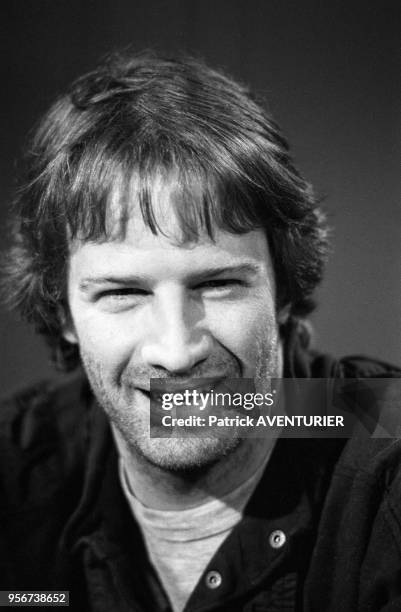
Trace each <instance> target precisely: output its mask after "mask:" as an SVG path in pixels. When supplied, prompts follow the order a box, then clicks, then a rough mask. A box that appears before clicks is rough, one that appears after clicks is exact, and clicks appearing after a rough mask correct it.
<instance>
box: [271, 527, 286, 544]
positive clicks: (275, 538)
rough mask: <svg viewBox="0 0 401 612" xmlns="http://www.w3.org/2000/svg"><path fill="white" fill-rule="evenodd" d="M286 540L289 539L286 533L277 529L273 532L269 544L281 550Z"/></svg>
mask: <svg viewBox="0 0 401 612" xmlns="http://www.w3.org/2000/svg"><path fill="white" fill-rule="evenodd" d="M286 540H287V538H286V536H285V533H284V531H281V529H276V530H275V531H272V532H271V534H270V536H269V544H270V546H271V547H272V548H281V547H282V546H284V544H285V542H286Z"/></svg>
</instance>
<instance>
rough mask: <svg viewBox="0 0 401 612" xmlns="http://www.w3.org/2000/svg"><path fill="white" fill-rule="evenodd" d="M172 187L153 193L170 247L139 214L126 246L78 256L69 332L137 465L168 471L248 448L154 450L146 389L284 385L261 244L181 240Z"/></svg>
mask: <svg viewBox="0 0 401 612" xmlns="http://www.w3.org/2000/svg"><path fill="white" fill-rule="evenodd" d="M173 192H174V190H173V189H172V187H171V185H169V184H163V185H159V187H158V189H155V193H154V196H155V199H156V200H157V207H158V211H159V213H158V218H159V220H160V224H161V225H162V227H163V231H164V232H165V234H166V235H160V234H158V235H154V234H153V233H152V232H151V230H150V229H149V228H148V227H147V226H145V224H144V222H143V220H142V216H141V213H140V212H139V210H138V207H137V206H135V204H134V205H133V206H132V214H131V216H130V219H129V221H128V223H127V226H126V231H125V232H124V236H123V237H121V236H120V237H115V238H114V239H110V240H108V241H103V242H90V241H87V242H80V241H78V240H76V241H75V242H74V243H73V244H72V248H71V257H70V265H69V273H68V302H69V308H70V315H71V325H70V327H69V328H68V329H67V330H66V332H65V336H66V338H67V339H68V340H70V341H71V342H76V343H78V345H79V349H80V353H81V358H82V362H83V365H84V368H85V370H86V372H87V375H88V378H89V381H90V383H91V386H92V389H93V391H94V393H95V396H96V397H97V399H98V401H99V403H100V404H101V405H102V406H103V408H104V409H105V411H106V413H107V414H108V416H109V418H110V420H111V422H112V423H113V424H114V425H115V427H116V428H117V430H118V431H119V433H120V435H121V436H122V438H123V439H124V441H125V442H126V444H127V445H128V447H129V449H130V451H131V452H133V453H138V454H139V455H140V456H141V457H142V458H144V459H145V460H147V461H149V462H150V463H152V464H153V465H158V466H160V467H163V468H165V469H168V470H189V469H191V468H192V467H197V468H199V467H202V466H207V465H208V464H212V463H214V462H215V461H216V460H219V459H220V458H221V457H223V456H225V455H227V453H229V452H230V451H231V450H233V449H234V448H236V447H237V446H238V445H239V444H240V443H241V442H240V441H239V440H238V439H237V440H233V439H231V440H229V439H214V438H213V439H212V438H210V439H207V438H203V439H202V438H200V439H195V438H187V439H177V438H171V439H168V438H160V439H157V438H150V436H149V396H148V393H147V391H149V381H150V378H157V377H161V378H170V377H174V380H175V381H176V382H177V381H182V383H183V384H185V382H187V381H188V380H189V379H193V378H199V377H202V378H213V379H215V378H218V379H219V378H223V379H224V378H238V377H247V378H255V379H257V380H259V381H261V384H262V385H263V380H264V379H266V378H268V377H280V376H281V374H282V372H281V347H280V343H279V338H278V326H277V318H276V307H275V283H274V278H273V270H272V265H271V260H270V256H269V250H268V245H267V241H266V238H265V235H264V233H263V232H262V231H261V230H255V231H251V232H248V233H246V234H242V235H236V234H232V233H228V232H225V231H222V230H216V233H215V239H214V240H213V241H212V240H211V239H210V238H209V237H208V236H207V235H201V236H200V237H199V239H198V240H196V241H195V242H191V243H188V242H185V241H183V240H182V238H181V232H180V227H179V224H178V221H177V219H176V217H175V215H174V212H173V210H174V207H173V206H172V202H171V198H172V197H173V195H172V194H173Z"/></svg>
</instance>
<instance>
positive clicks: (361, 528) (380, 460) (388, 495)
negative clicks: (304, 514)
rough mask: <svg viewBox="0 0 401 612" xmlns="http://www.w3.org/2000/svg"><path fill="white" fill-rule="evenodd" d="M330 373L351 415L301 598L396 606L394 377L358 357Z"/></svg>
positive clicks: (398, 412) (399, 550)
mask: <svg viewBox="0 0 401 612" xmlns="http://www.w3.org/2000/svg"><path fill="white" fill-rule="evenodd" d="M334 370H335V374H336V375H337V376H338V377H339V378H340V379H343V381H344V382H345V383H346V384H345V385H344V386H343V388H347V386H348V389H349V390H350V394H351V395H352V400H353V404H352V405H353V409H355V410H357V411H358V415H357V420H356V425H355V428H354V431H353V432H352V435H351V437H350V438H349V439H347V440H346V441H344V445H343V448H342V451H341V453H340V454H339V457H338V460H337V461H336V465H335V467H334V471H333V473H332V477H331V479H330V483H329V487H328V490H327V494H326V498H325V503H324V507H323V510H322V514H321V517H320V521H319V532H318V537H317V543H316V547H315V550H314V554H313V558H312V563H311V568H310V574H309V582H308V587H307V599H308V598H310V600H311V601H314V602H315V603H316V604H317V603H319V605H320V606H321V607H322V602H325V603H324V605H323V607H324V609H328V610H329V609H330V610H331V609H333V610H334V609H340V608H343V609H347V610H348V609H355V610H356V609H364V610H365V609H366V610H368V609H369V610H370V609H372V610H379V609H382V608H384V607H385V605H387V604H389V603H390V602H394V601H396V602H397V604H396V605H398V606H401V585H400V582H399V575H400V572H401V439H400V437H399V433H400V431H401V427H400V424H401V379H400V376H401V371H400V370H399V368H397V367H396V366H392V365H391V364H388V363H385V362H382V361H379V360H375V359H371V358H367V357H362V356H351V357H346V358H343V359H341V360H339V361H337V362H336V363H335V368H334ZM348 382H349V383H350V386H349V385H348ZM349 406H351V403H350V404H349ZM383 423H384V425H385V426H383V425H381V424H383ZM372 424H374V426H372ZM322 567H324V568H325V570H326V571H325V573H324V574H322V571H321V568H322ZM394 609H396V608H395V607H394ZM397 609H399V608H398V607H397ZM400 609H401V608H400Z"/></svg>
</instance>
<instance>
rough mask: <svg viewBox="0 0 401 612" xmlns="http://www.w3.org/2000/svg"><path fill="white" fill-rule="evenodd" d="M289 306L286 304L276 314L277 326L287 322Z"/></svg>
mask: <svg viewBox="0 0 401 612" xmlns="http://www.w3.org/2000/svg"><path fill="white" fill-rule="evenodd" d="M290 311H291V304H286V305H285V306H283V308H281V309H280V310H279V311H278V313H277V322H278V324H279V325H284V324H285V323H287V321H288V317H289V316H290Z"/></svg>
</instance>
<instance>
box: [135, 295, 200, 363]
mask: <svg viewBox="0 0 401 612" xmlns="http://www.w3.org/2000/svg"><path fill="white" fill-rule="evenodd" d="M199 308H200V306H199V305H198V304H196V303H194V301H193V300H192V299H191V297H188V296H187V295H186V292H185V289H183V288H181V287H169V288H165V290H164V291H160V293H159V294H158V295H155V296H154V300H153V303H152V306H151V309H150V320H149V321H147V323H148V324H149V325H148V329H147V336H146V339H145V341H144V343H143V345H142V350H141V352H142V355H141V357H142V360H143V362H144V363H145V364H147V365H149V366H152V367H158V368H163V369H164V370H166V371H168V372H171V373H175V374H179V373H183V372H189V371H190V370H191V369H192V368H194V367H195V366H196V365H197V364H200V363H201V362H202V361H204V360H205V359H206V358H207V357H208V355H209V354H210V352H211V349H212V338H211V336H210V333H209V332H208V331H207V330H206V329H205V328H204V327H203V328H201V327H200V326H199V325H198V326H197V325H196V323H197V322H199V320H200V319H201V313H200V311H199Z"/></svg>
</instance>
